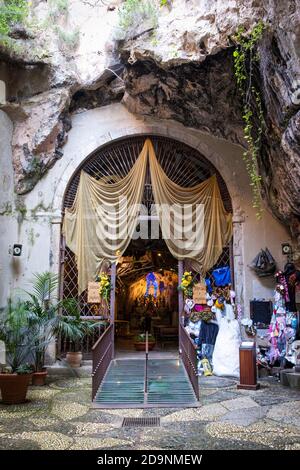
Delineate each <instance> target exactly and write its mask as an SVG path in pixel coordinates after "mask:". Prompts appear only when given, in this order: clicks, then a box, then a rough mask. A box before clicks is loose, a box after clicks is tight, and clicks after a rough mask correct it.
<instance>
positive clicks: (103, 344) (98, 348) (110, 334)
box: [92, 323, 114, 400]
mask: <svg viewBox="0 0 300 470" xmlns="http://www.w3.org/2000/svg"><path fill="white" fill-rule="evenodd" d="M113 341H114V324H113V323H111V324H110V325H109V327H108V328H107V329H106V330H105V331H104V333H103V334H102V335H101V336H100V338H99V339H98V340H97V341H96V343H95V344H94V346H93V347H92V353H93V372H92V400H94V398H95V396H96V394H97V391H98V389H99V387H100V385H101V383H102V380H103V378H104V376H105V374H106V371H107V369H108V367H109V365H110V363H111V360H112V359H113Z"/></svg>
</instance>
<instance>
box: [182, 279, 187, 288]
mask: <svg viewBox="0 0 300 470" xmlns="http://www.w3.org/2000/svg"><path fill="white" fill-rule="evenodd" d="M181 285H182V286H183V287H187V286H188V285H189V283H188V281H186V280H184V281H182V283H181Z"/></svg>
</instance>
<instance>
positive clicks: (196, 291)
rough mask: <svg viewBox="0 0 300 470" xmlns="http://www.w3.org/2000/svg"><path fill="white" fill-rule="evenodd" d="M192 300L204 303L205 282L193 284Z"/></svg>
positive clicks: (196, 302)
mask: <svg viewBox="0 0 300 470" xmlns="http://www.w3.org/2000/svg"><path fill="white" fill-rule="evenodd" d="M193 301H194V302H195V304H206V286H205V284H201V283H200V282H199V283H198V284H195V285H194V287H193Z"/></svg>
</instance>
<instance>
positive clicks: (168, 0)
mask: <svg viewBox="0 0 300 470" xmlns="http://www.w3.org/2000/svg"><path fill="white" fill-rule="evenodd" d="M172 2H173V0H160V2H159V5H160V6H161V7H168V8H170V7H171V6H172Z"/></svg>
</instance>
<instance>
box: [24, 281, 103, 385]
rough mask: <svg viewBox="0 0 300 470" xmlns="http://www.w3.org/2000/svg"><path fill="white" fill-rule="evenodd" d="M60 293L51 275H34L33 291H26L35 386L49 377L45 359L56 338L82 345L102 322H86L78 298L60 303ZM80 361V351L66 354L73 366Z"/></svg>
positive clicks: (41, 383)
mask: <svg viewBox="0 0 300 470" xmlns="http://www.w3.org/2000/svg"><path fill="white" fill-rule="evenodd" d="M57 291H58V276H57V275H55V274H53V273H50V272H43V273H38V274H35V275H34V279H33V281H32V285H31V290H30V291H25V292H26V294H27V296H28V300H27V301H26V306H27V309H28V311H30V312H31V314H32V315H31V323H30V335H31V338H32V342H33V343H34V345H35V347H34V350H33V362H34V367H35V369H34V373H33V376H32V383H33V385H43V384H44V383H45V379H46V376H47V369H46V368H45V356H46V351H47V347H48V345H49V343H50V342H51V341H53V340H55V339H56V337H57V336H62V337H63V338H64V339H68V340H69V341H70V342H72V343H74V344H75V345H79V343H80V339H82V338H83V337H84V336H85V335H89V334H91V333H92V332H93V331H94V328H95V327H96V326H99V322H88V321H83V320H82V319H81V317H80V313H79V309H78V303H77V301H76V299H62V300H58V299H57V298H56V293H57ZM60 313H62V314H60ZM81 359H82V354H81V352H80V351H76V352H70V353H67V362H68V363H69V364H70V365H71V366H73V367H79V366H80V364H81ZM78 364H79V365H78Z"/></svg>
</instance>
